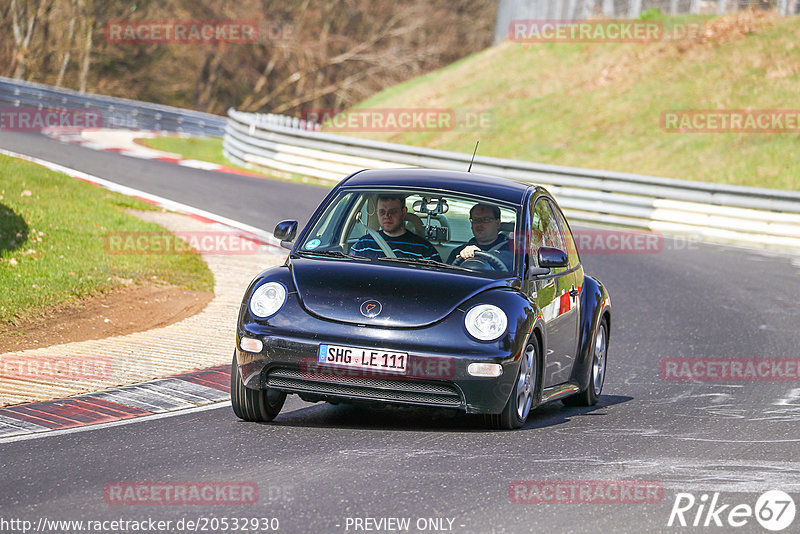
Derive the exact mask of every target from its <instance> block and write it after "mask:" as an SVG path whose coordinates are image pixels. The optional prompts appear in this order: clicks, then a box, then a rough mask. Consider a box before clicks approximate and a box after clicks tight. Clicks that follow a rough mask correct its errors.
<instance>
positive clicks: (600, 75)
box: [328, 13, 800, 190]
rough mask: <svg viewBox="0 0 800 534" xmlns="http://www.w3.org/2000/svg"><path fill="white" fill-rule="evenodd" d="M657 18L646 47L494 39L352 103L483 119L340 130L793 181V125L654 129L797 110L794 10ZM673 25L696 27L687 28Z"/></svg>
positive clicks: (796, 182) (746, 180) (567, 159)
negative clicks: (670, 117)
mask: <svg viewBox="0 0 800 534" xmlns="http://www.w3.org/2000/svg"><path fill="white" fill-rule="evenodd" d="M659 20H660V21H661V22H662V23H663V24H664V28H665V32H664V34H665V37H667V36H668V37H667V38H665V39H662V40H660V41H658V42H654V43H640V42H637V43H623V44H620V43H536V44H522V43H516V42H506V43H504V44H502V45H500V46H497V47H493V48H489V49H487V50H485V51H482V52H478V53H476V54H474V55H472V56H470V57H468V58H465V59H463V60H461V61H458V62H456V63H454V64H452V65H450V66H448V67H445V68H443V69H441V70H438V71H436V72H434V73H431V74H427V75H424V76H420V77H417V78H415V79H413V80H410V81H408V82H405V83H402V84H400V85H398V86H395V87H392V88H390V89H387V90H385V91H383V92H381V93H378V94H376V95H375V96H373V97H372V98H369V99H367V100H365V101H364V102H362V103H361V104H360V105H359V106H358V107H359V108H378V107H380V108H383V107H385V108H443V109H452V110H455V111H456V113H458V112H459V111H464V110H486V111H488V117H489V118H490V119H491V120H490V121H489V127H487V128H472V129H469V128H468V129H462V130H451V131H425V132H400V133H378V132H357V133H356V132H353V133H348V135H353V136H358V137H367V138H371V139H379V140H386V141H391V142H397V143H407V144H412V145H419V146H427V147H433V148H441V149H445V150H454V151H459V152H471V151H472V148H473V147H474V145H475V141H476V140H478V139H480V141H481V143H480V149H479V154H480V155H484V156H498V157H506V158H514V159H521V160H528V161H536V162H540V163H550V164H558V165H569V166H576V167H585V168H594V169H608V170H615V171H624V172H634V173H641V174H649V175H656V176H667V177H675V178H683V179H691V180H704V181H711V182H719V183H728V184H741V185H749V186H762V187H772V188H781V189H795V190H796V189H800V150H798V149H797V146H798V139H799V137H800V136H799V135H798V131H800V130H798V129H794V130H793V131H792V132H789V133H786V132H784V133H720V132H714V133H682V132H680V131H677V130H671V131H665V130H664V129H662V126H661V124H660V120H661V117H662V114H663V113H664V112H665V111H668V110H774V109H782V110H795V111H796V110H798V109H800V95H799V94H798V88H800V83H799V82H800V80H798V73H799V72H800V44H798V43H800V17H786V18H778V17H776V16H774V15H771V14H764V13H758V14H753V13H742V14H738V15H733V16H727V17H722V18H707V17H706V18H698V17H695V18H691V19H690V18H686V17H684V18H670V17H664V18H660V17H659ZM686 24H694V26H690V28H692V29H694V30H697V31H692V32H689V33H690V35H688V36H687V35H686V32H685V31H682V30H685V28H687V26H685V25H686ZM787 124H788V123H787ZM328 130H329V131H330V128H328Z"/></svg>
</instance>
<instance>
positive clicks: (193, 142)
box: [136, 136, 333, 189]
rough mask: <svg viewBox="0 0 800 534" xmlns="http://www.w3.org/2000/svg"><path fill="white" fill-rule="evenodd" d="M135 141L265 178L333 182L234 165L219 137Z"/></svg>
mask: <svg viewBox="0 0 800 534" xmlns="http://www.w3.org/2000/svg"><path fill="white" fill-rule="evenodd" d="M136 142H137V143H141V144H142V145H144V146H146V147H149V148H155V149H156V150H164V151H167V152H173V153H175V154H180V155H181V156H183V157H185V158H187V159H196V160H198V161H207V162H209V163H216V164H218V165H224V166H226V167H231V168H233V169H239V170H243V171H247V172H252V173H256V174H260V175H262V176H264V177H266V178H272V179H275V180H284V181H289V182H301V183H304V184H309V185H318V186H321V187H325V188H328V189H330V188H331V187H332V186H333V184H332V183H331V182H330V181H328V180H321V179H318V178H313V177H308V176H300V175H296V174H286V173H280V174H278V172H277V171H275V172H271V173H268V172H263V171H260V170H259V169H249V168H247V167H242V166H240V165H236V164H234V163H232V162H231V161H229V160H228V158H226V157H225V156H224V155H223V154H222V138H221V137H175V136H163V137H152V138H142V139H137V140H136Z"/></svg>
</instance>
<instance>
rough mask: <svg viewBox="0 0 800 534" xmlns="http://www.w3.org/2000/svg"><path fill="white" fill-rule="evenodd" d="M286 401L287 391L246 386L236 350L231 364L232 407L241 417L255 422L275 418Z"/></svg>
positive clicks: (237, 415)
mask: <svg viewBox="0 0 800 534" xmlns="http://www.w3.org/2000/svg"><path fill="white" fill-rule="evenodd" d="M285 401H286V393H284V392H282V391H276V390H274V389H250V388H248V387H245V385H244V383H243V382H242V378H241V376H240V375H239V363H238V362H237V361H236V352H234V353H233V363H232V364H231V407H232V408H233V413H235V414H236V417H238V418H239V419H244V420H245V421H253V422H262V423H263V422H268V421H272V420H273V419H275V416H276V415H278V414H279V413H280V411H281V408H283V403H284V402H285Z"/></svg>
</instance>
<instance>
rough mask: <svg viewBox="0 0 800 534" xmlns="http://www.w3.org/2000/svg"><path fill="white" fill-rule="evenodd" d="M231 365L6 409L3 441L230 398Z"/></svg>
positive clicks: (1, 413)
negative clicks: (25, 435)
mask: <svg viewBox="0 0 800 534" xmlns="http://www.w3.org/2000/svg"><path fill="white" fill-rule="evenodd" d="M229 390H230V366H229V365H220V366H216V367H210V368H208V369H203V370H200V371H192V372H189V373H183V374H180V375H175V376H170V377H167V378H159V379H156V380H152V381H150V382H144V383H141V384H134V385H131V386H123V387H119V388H114V389H108V390H104V391H98V392H95V393H86V394H83V395H78V396H75V397H69V398H66V399H59V400H52V401H45V402H33V403H29V404H21V405H18V406H10V407H7V408H2V409H0V442H2V441H3V440H4V438H11V437H18V436H20V435H24V434H32V433H41V432H49V431H54V430H64V429H71V428H77V427H83V426H90V425H96V424H104V423H111V422H116V421H121V420H124V419H132V418H136V417H142V416H147V415H153V414H164V413H167V412H175V411H180V410H186V409H190V408H197V407H200V406H204V405H213V404H216V403H220V402H225V401H228V400H229V399H230V393H229Z"/></svg>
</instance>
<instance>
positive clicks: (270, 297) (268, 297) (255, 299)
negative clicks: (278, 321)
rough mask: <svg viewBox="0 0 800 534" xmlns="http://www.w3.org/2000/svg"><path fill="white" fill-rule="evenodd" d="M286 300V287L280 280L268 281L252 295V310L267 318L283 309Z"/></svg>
mask: <svg viewBox="0 0 800 534" xmlns="http://www.w3.org/2000/svg"><path fill="white" fill-rule="evenodd" d="M285 301H286V288H285V287H283V284H279V283H278V282H267V283H266V284H264V285H262V286H259V287H258V289H256V290H255V291H253V296H252V297H250V312H251V313H252V314H253V315H255V316H256V317H261V318H262V319H266V318H267V317H269V316H270V315H273V314H275V312H277V311H278V310H280V309H281V306H283V303H284V302H285Z"/></svg>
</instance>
